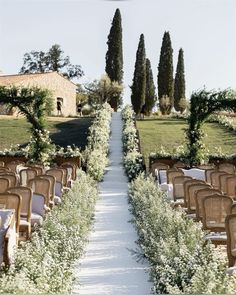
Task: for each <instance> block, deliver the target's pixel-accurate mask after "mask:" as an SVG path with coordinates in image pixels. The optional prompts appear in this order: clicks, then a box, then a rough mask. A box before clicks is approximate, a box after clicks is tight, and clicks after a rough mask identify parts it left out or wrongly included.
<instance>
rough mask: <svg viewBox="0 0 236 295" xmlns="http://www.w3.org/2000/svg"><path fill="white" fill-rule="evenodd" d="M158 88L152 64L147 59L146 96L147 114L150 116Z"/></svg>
mask: <svg viewBox="0 0 236 295" xmlns="http://www.w3.org/2000/svg"><path fill="white" fill-rule="evenodd" d="M155 91H156V87H155V85H154V81H153V74H152V68H151V62H150V60H149V59H148V58H147V59H146V94H145V113H146V115H148V116H150V114H151V111H152V108H153V107H154V105H155V102H156V94H155Z"/></svg>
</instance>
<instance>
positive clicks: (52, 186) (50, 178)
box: [36, 174, 56, 201]
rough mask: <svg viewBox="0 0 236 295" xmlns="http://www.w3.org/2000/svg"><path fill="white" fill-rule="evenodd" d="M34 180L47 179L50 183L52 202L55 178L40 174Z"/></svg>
mask: <svg viewBox="0 0 236 295" xmlns="http://www.w3.org/2000/svg"><path fill="white" fill-rule="evenodd" d="M36 178H42V179H48V180H49V181H50V189H49V193H50V197H49V198H50V200H51V201H53V199H54V196H55V185H56V178H55V176H53V175H47V174H42V175H39V176H37V177H36Z"/></svg>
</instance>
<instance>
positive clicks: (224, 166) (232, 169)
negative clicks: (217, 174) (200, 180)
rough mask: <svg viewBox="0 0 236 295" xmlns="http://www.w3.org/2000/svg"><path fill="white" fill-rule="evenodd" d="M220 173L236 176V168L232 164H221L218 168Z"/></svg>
mask: <svg viewBox="0 0 236 295" xmlns="http://www.w3.org/2000/svg"><path fill="white" fill-rule="evenodd" d="M218 170H219V171H223V172H226V173H229V174H235V172H236V171H235V166H234V165H233V164H231V163H221V164H219V167H218Z"/></svg>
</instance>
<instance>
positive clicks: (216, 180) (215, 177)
mask: <svg viewBox="0 0 236 295" xmlns="http://www.w3.org/2000/svg"><path fill="white" fill-rule="evenodd" d="M225 174H226V175H227V173H225V172H222V171H215V172H212V173H211V174H210V177H211V185H212V186H213V187H214V188H216V189H220V177H221V176H223V175H225Z"/></svg>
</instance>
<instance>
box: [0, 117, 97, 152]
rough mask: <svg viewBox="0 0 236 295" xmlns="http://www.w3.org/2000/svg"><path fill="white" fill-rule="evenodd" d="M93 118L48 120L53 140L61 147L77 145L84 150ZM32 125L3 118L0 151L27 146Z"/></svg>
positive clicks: (0, 120) (0, 132) (0, 128)
mask: <svg viewBox="0 0 236 295" xmlns="http://www.w3.org/2000/svg"><path fill="white" fill-rule="evenodd" d="M91 122H92V118H87V117H85V118H48V119H47V129H48V130H49V131H50V132H51V139H52V141H53V142H54V143H56V144H58V145H60V146H67V145H72V144H75V145H76V146H79V147H80V148H81V149H84V147H85V145H86V143H87V133H88V128H89V126H90V125H91ZM29 128H30V124H29V123H27V122H26V120H25V119H24V118H15V117H6V116H4V117H1V119H0V150H3V149H4V148H9V147H10V146H11V145H16V144H26V143H27V142H28V141H29V139H30V131H29Z"/></svg>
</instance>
